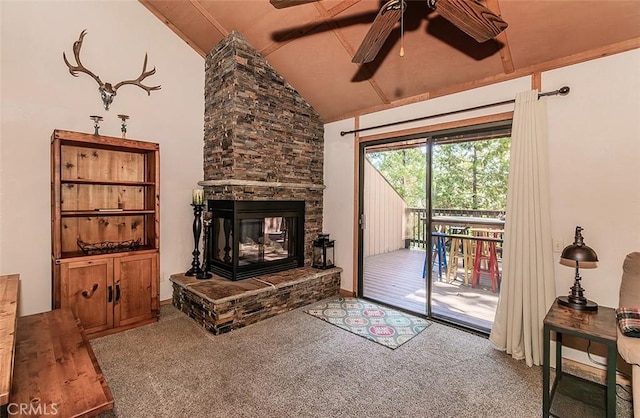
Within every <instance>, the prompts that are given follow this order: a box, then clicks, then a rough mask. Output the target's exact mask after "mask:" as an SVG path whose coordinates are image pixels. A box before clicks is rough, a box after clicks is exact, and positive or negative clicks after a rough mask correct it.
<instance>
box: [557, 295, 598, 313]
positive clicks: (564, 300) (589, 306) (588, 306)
mask: <svg viewBox="0 0 640 418" xmlns="http://www.w3.org/2000/svg"><path fill="white" fill-rule="evenodd" d="M557 300H558V305H562V306H566V307H567V308H571V309H575V310H576V311H587V312H595V311H597V310H598V304H597V303H595V302H593V301H591V300H588V299H584V303H578V302H573V301H571V300H569V297H568V296H560V297H559V298H558V299H557Z"/></svg>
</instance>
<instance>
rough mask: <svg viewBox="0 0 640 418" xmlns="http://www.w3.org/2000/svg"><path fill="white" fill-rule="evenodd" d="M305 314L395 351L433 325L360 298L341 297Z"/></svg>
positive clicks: (310, 309) (317, 305) (314, 307)
mask: <svg viewBox="0 0 640 418" xmlns="http://www.w3.org/2000/svg"><path fill="white" fill-rule="evenodd" d="M305 312H306V313H308V314H309V315H312V316H315V317H316V318H320V319H322V320H323V321H326V322H329V323H330V324H333V325H335V326H337V327H340V328H342V329H345V330H347V331H349V332H352V333H354V334H356V335H359V336H361V337H364V338H366V339H368V340H371V341H375V342H377V343H378V344H382V345H384V346H385V347H389V348H391V349H395V348H398V347H400V346H401V345H402V344H404V343H406V342H407V341H409V340H410V339H412V338H413V337H415V336H416V335H418V334H419V333H421V332H422V331H423V330H424V329H426V328H427V327H428V326H429V325H431V322H430V321H427V320H426V319H423V318H419V317H417V316H413V315H410V314H406V313H404V312H400V311H396V310H395V309H391V308H387V307H384V306H380V305H376V304H375V303H371V302H367V301H364V300H362V299H357V298H345V297H339V298H337V299H334V300H330V301H328V302H323V303H318V304H316V305H313V306H311V307H310V308H309V309H307V310H305Z"/></svg>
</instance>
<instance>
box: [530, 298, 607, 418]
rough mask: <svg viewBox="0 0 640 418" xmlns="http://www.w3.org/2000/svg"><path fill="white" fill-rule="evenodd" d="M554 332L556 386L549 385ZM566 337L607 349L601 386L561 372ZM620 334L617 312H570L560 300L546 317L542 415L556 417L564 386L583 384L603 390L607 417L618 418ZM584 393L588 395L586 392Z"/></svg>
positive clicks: (599, 308) (554, 303)
mask: <svg viewBox="0 0 640 418" xmlns="http://www.w3.org/2000/svg"><path fill="white" fill-rule="evenodd" d="M551 331H555V333H556V374H555V379H554V381H553V384H552V385H551V384H550V378H551V364H550V350H551ZM564 334H568V335H573V336H575V337H580V338H585V339H587V340H591V341H596V342H599V343H602V344H604V345H606V346H607V383H606V385H601V384H598V383H595V382H591V381H589V380H586V379H582V378H579V377H576V376H572V375H570V374H569V373H566V372H563V371H562V336H563V335H564ZM616 340H617V334H616V313H615V309H613V308H607V307H604V306H599V307H598V310H597V311H596V312H586V311H578V310H574V309H570V308H567V307H564V306H560V305H558V301H557V300H556V301H555V302H553V305H552V306H551V308H550V309H549V312H547V316H546V317H545V318H544V358H543V363H544V366H543V373H542V386H543V400H542V416H543V417H545V418H547V417H550V416H557V415H555V414H552V413H551V407H552V404H553V400H554V396H555V395H556V392H557V390H558V388H559V387H560V386H562V385H563V383H567V382H568V381H571V382H569V383H571V384H574V383H575V384H579V385H584V387H585V388H587V387H589V388H592V389H594V390H596V391H599V390H600V391H602V393H603V394H604V396H605V399H606V401H605V402H604V403H605V405H606V416H607V418H614V417H615V416H616V356H617V344H616ZM584 393H589V392H588V390H585V391H584Z"/></svg>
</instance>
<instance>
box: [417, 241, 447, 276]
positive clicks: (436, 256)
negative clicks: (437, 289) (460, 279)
mask: <svg viewBox="0 0 640 418" xmlns="http://www.w3.org/2000/svg"><path fill="white" fill-rule="evenodd" d="M431 251H432V253H433V257H431V260H432V263H431V268H432V269H433V263H435V262H436V261H437V262H438V278H439V279H440V280H442V271H443V270H444V271H445V272H446V271H447V247H446V245H445V234H444V233H443V232H439V231H434V232H432V233H431ZM422 277H423V278H426V277H427V257H425V258H424V266H423V267H422Z"/></svg>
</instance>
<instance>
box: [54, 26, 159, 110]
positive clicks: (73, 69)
mask: <svg viewBox="0 0 640 418" xmlns="http://www.w3.org/2000/svg"><path fill="white" fill-rule="evenodd" d="M86 34H87V31H86V30H83V31H82V32H80V37H79V38H78V40H77V41H75V42H74V43H73V55H74V57H75V58H76V64H77V65H71V64H70V63H69V61H68V60H67V56H66V55H65V53H64V52H63V53H62V58H63V59H64V62H65V64H67V67H69V73H71V75H72V76H74V77H77V76H78V73H85V74H87V75H89V76H91V77H92V78H93V79H94V80H96V82H97V83H98V86H99V87H98V90H99V91H100V95H101V96H102V103H103V104H104V108H105V109H106V110H109V106H111V103H112V102H113V98H114V97H116V91H117V90H118V89H119V88H120V87H122V86H124V85H125V84H131V85H134V86H138V87H140V88H141V89H143V90H145V91H146V92H147V95H148V96H150V95H151V90H160V86H153V87H149V86H145V85H144V84H142V80H144V79H145V78H147V77H149V76H150V75H153V74H155V73H156V68H155V67H153V69H151V70H149V71H147V54H144V63H143V64H142V74H140V76H139V77H138V78H136V79H135V80H125V81H121V82H119V83H117V84H115V85H111V83H103V82H102V80H100V77H98V76H97V75H95V74H94V73H92V72H91V71H89V70H87V69H86V68H85V67H84V65H82V63H81V62H80V48H82V38H84V36H85V35H86Z"/></svg>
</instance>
